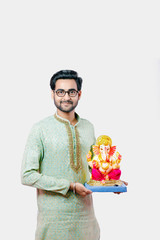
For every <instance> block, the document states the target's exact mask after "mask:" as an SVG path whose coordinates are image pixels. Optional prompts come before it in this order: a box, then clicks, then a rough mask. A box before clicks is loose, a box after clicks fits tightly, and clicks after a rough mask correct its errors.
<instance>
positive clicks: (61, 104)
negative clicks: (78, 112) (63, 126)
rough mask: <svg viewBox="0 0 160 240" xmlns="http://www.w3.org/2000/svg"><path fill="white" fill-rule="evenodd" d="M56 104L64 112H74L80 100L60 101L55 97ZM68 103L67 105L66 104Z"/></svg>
mask: <svg viewBox="0 0 160 240" xmlns="http://www.w3.org/2000/svg"><path fill="white" fill-rule="evenodd" d="M54 104H55V106H56V107H57V108H58V109H59V110H60V111H62V112H65V113H69V112H72V111H73V110H74V109H75V108H76V107H77V105H78V100H77V101H76V102H75V103H73V102H72V101H70V100H67V101H60V102H59V103H58V102H57V101H56V100H55V98H54ZM65 104H66V105H65Z"/></svg>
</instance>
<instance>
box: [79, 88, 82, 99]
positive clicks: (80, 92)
mask: <svg viewBox="0 0 160 240" xmlns="http://www.w3.org/2000/svg"><path fill="white" fill-rule="evenodd" d="M81 95H82V91H81V90H80V91H79V92H78V99H80V98H81Z"/></svg>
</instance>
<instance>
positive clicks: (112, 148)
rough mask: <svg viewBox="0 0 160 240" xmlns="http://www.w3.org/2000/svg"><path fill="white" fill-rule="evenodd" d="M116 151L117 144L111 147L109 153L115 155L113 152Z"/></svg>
mask: <svg viewBox="0 0 160 240" xmlns="http://www.w3.org/2000/svg"><path fill="white" fill-rule="evenodd" d="M115 151H116V146H113V147H111V148H110V151H109V155H110V156H113V154H114V153H115Z"/></svg>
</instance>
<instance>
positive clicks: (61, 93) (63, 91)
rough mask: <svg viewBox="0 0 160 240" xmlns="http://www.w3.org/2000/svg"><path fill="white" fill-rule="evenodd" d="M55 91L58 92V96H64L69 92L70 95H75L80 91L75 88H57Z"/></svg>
mask: <svg viewBox="0 0 160 240" xmlns="http://www.w3.org/2000/svg"><path fill="white" fill-rule="evenodd" d="M54 92H56V94H57V96H58V97H64V96H65V95H66V93H68V95H69V96H70V97H75V96H76V95H77V93H78V91H77V90H75V89H69V90H68V91H65V90H64V89H57V90H56V91H54Z"/></svg>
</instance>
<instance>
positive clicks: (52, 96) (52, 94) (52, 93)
mask: <svg viewBox="0 0 160 240" xmlns="http://www.w3.org/2000/svg"><path fill="white" fill-rule="evenodd" d="M51 98H52V99H54V92H53V90H51Z"/></svg>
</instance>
